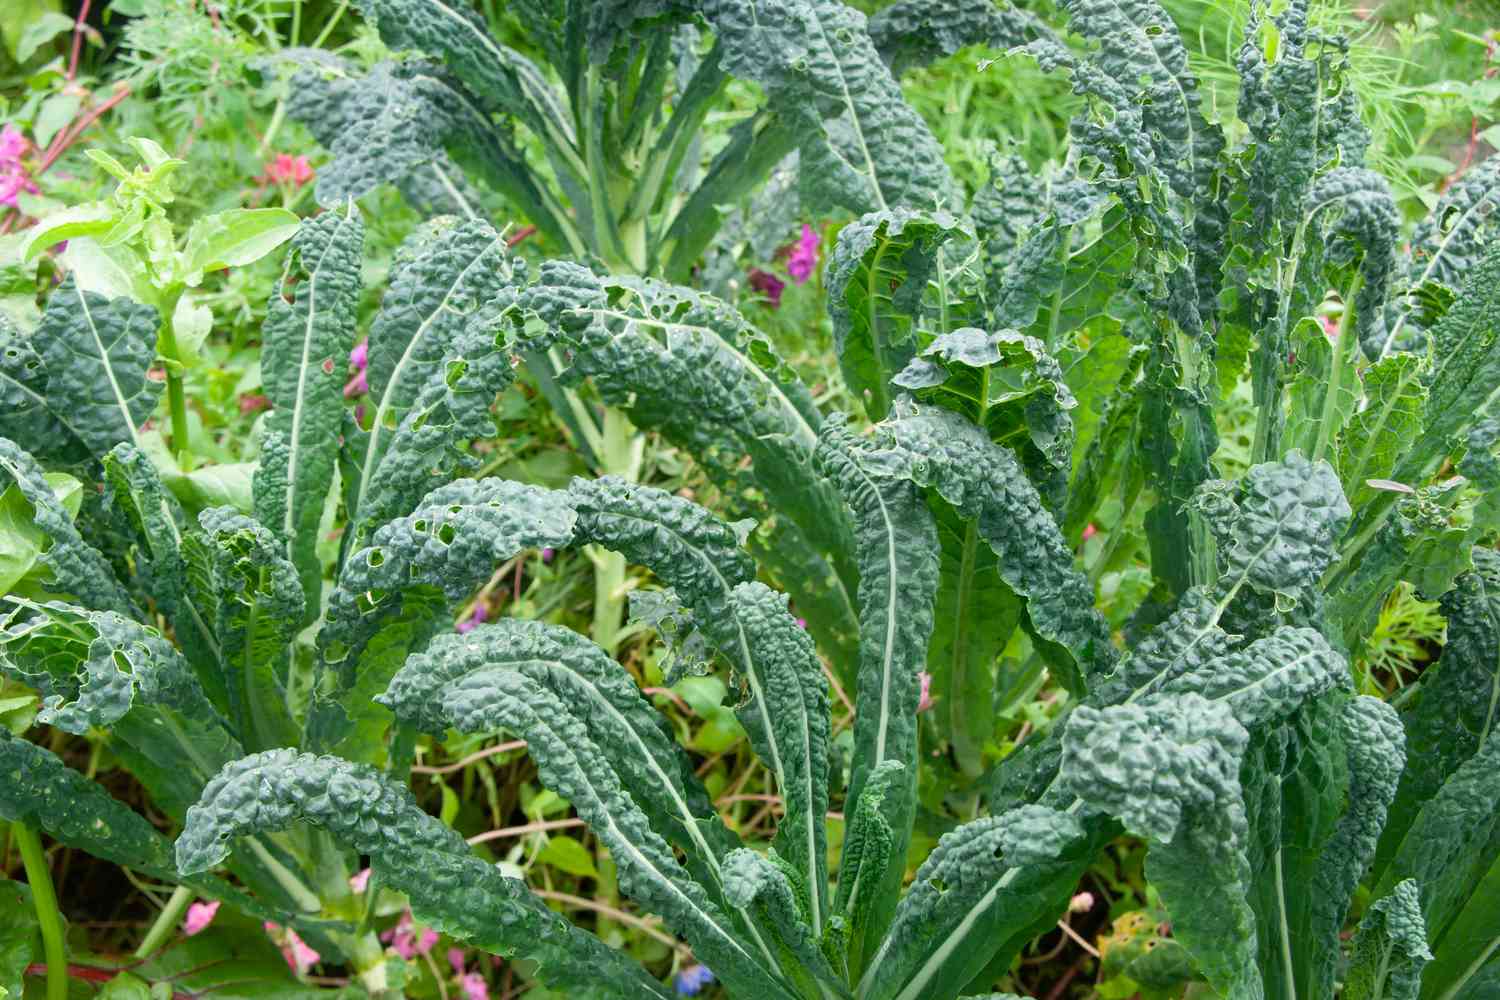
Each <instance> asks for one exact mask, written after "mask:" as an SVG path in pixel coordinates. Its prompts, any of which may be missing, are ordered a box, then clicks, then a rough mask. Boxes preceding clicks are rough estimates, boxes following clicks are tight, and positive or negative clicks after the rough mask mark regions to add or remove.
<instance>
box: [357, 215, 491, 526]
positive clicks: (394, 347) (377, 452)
mask: <svg viewBox="0 0 1500 1000" xmlns="http://www.w3.org/2000/svg"><path fill="white" fill-rule="evenodd" d="M509 276H510V268H509V267H508V265H507V263H506V260H505V241H504V240H503V239H502V238H501V237H500V234H499V233H497V232H495V230H494V229H492V228H491V227H490V226H489V225H488V224H487V223H485V222H480V221H474V222H466V223H462V224H460V225H457V226H453V225H451V224H443V223H439V224H437V225H435V226H429V227H424V228H423V229H421V230H418V232H417V233H415V234H413V236H411V237H409V238H408V239H407V241H406V242H405V243H404V244H402V248H401V249H400V250H399V251H398V254H397V264H396V267H395V268H394V270H393V271H392V276H391V282H390V287H389V288H388V289H387V291H386V293H385V298H384V299H383V300H382V301H381V308H380V313H379V314H378V315H377V316H376V317H375V322H374V323H373V324H372V325H371V327H370V336H369V355H368V368H367V369H366V378H367V381H368V382H369V386H370V400H369V405H370V406H371V408H372V410H373V413H374V416H373V418H372V420H371V423H370V430H369V433H368V435H367V436H366V437H365V439H364V441H363V450H362V454H361V456H360V458H359V459H358V467H359V475H358V479H357V481H356V484H355V485H354V487H353V489H352V490H346V492H345V504H346V507H347V509H348V511H349V516H350V519H351V520H354V519H356V518H360V517H363V516H364V509H363V504H364V498H365V497H366V495H368V493H369V492H370V485H371V482H372V479H373V477H374V476H375V475H376V472H377V470H379V468H380V465H381V460H382V459H383V458H384V457H385V455H386V453H387V451H388V450H389V448H390V447H391V440H392V437H393V435H394V433H395V432H396V431H397V429H398V427H399V425H400V423H401V422H402V420H403V418H404V417H405V415H406V414H407V413H408V412H409V411H410V410H411V409H412V407H413V406H414V405H415V404H417V402H418V400H419V398H420V397H421V396H422V394H423V391H424V387H425V386H427V385H428V384H429V383H431V382H432V380H433V379H434V377H435V376H437V375H439V374H442V375H444V376H447V375H448V372H446V371H444V367H445V365H444V362H445V360H447V355H448V354H449V352H450V351H452V350H453V349H454V348H455V347H456V342H457V340H458V339H459V337H460V335H461V334H462V333H463V332H464V330H465V328H466V326H467V325H468V324H469V323H470V322H471V318H472V317H473V315H474V314H475V313H476V312H477V311H478V310H479V308H480V307H481V305H482V304H483V303H484V302H486V301H488V300H489V299H490V298H491V297H493V296H494V295H495V293H496V292H498V291H499V290H500V288H501V286H502V284H503V283H504V282H505V281H506V280H507V279H508V278H509ZM463 374H465V375H467V374H468V373H467V371H465V372H464V373H463ZM461 377H462V376H461ZM445 384H446V378H445Z"/></svg>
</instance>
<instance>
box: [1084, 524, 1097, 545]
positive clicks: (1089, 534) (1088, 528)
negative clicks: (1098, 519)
mask: <svg viewBox="0 0 1500 1000" xmlns="http://www.w3.org/2000/svg"><path fill="white" fill-rule="evenodd" d="M1097 534H1099V529H1098V528H1096V527H1094V526H1093V525H1092V524H1086V525H1084V526H1083V540H1084V541H1088V540H1089V539H1090V538H1093V537H1094V536H1095V535H1097Z"/></svg>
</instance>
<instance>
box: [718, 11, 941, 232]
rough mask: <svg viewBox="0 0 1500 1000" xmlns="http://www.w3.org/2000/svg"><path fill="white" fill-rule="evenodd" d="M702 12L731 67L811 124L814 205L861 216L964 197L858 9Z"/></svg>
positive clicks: (807, 176)
mask: <svg viewBox="0 0 1500 1000" xmlns="http://www.w3.org/2000/svg"><path fill="white" fill-rule="evenodd" d="M703 14H704V16H705V17H706V18H707V19H708V22H709V25H710V27H712V28H713V31H714V34H715V35H716V36H717V38H718V42H719V45H720V46H721V48H722V58H723V64H724V68H725V69H726V70H728V71H729V72H730V73H732V74H733V75H735V76H738V77H742V78H744V79H748V80H753V81H755V82H756V83H758V84H760V85H761V86H762V87H763V88H765V91H766V95H767V98H768V99H769V102H770V106H771V107H772V109H774V110H775V111H776V112H778V113H780V114H783V115H786V116H787V117H788V118H790V119H792V120H794V121H796V122H797V123H798V127H799V128H800V129H802V130H803V131H802V134H803V136H804V138H803V140H802V164H801V170H802V182H803V185H804V187H803V199H804V205H805V206H806V207H809V208H812V209H813V210H815V211H820V210H823V209H826V208H831V207H834V206H839V207H842V208H846V209H848V210H850V211H853V212H856V213H860V214H863V213H865V212H873V211H876V210H881V209H889V208H918V209H927V210H932V209H936V208H942V207H951V206H953V205H954V204H955V203H956V201H957V199H956V197H955V194H954V184H953V179H952V178H951V177H950V176H949V174H948V168H947V167H946V166H945V165H944V163H943V157H942V150H941V149H940V148H939V146H938V144H937V140H936V139H934V138H933V135H932V132H931V131H930V130H929V129H928V128H927V125H926V123H925V122H923V121H922V119H921V117H920V116H918V115H917V113H916V112H915V111H913V110H912V109H911V107H910V106H909V105H908V104H907V103H906V101H905V100H904V99H903V98H902V96H901V88H900V86H899V85H898V84H897V83H896V80H895V78H894V77H892V76H891V74H890V71H889V70H888V69H886V66H885V64H884V63H883V62H881V60H880V56H879V55H878V54H877V52H876V51H875V46H874V44H873V43H872V42H871V40H870V35H869V32H868V31H867V30H866V28H865V19H864V16H863V15H862V14H860V13H859V12H858V11H856V10H853V9H852V8H850V7H848V6H846V5H844V4H842V3H839V2H837V0H788V2H785V3H778V4H775V5H761V6H756V7H750V6H746V5H745V4H742V3H738V2H734V0H709V2H707V3H704V4H703Z"/></svg>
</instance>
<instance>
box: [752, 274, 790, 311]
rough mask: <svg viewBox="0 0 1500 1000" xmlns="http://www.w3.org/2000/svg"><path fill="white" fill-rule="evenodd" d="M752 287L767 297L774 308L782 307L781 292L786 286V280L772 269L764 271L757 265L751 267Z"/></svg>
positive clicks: (767, 300) (768, 302)
mask: <svg viewBox="0 0 1500 1000" xmlns="http://www.w3.org/2000/svg"><path fill="white" fill-rule="evenodd" d="M750 287H751V288H753V289H755V290H756V291H757V292H760V293H761V294H762V295H764V296H765V297H766V303H767V304H768V305H769V306H770V307H771V308H772V309H779V308H781V293H782V291H783V290H784V289H785V288H786V282H784V281H782V280H781V279H780V278H778V277H776V275H774V274H772V273H771V272H770V271H762V270H761V269H760V268H758V267H755V268H751V269H750Z"/></svg>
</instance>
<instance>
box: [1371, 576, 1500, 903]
mask: <svg viewBox="0 0 1500 1000" xmlns="http://www.w3.org/2000/svg"><path fill="white" fill-rule="evenodd" d="M1473 557H1474V570H1473V572H1471V573H1466V574H1464V575H1463V576H1461V577H1459V579H1458V580H1457V582H1456V584H1455V586H1454V588H1453V590H1451V591H1449V592H1448V593H1447V594H1444V595H1443V598H1442V611H1443V616H1444V617H1445V618H1447V620H1448V634H1447V639H1446V640H1445V642H1444V643H1443V654H1442V657H1441V658H1440V659H1439V661H1438V662H1437V663H1436V664H1435V665H1433V666H1432V667H1429V668H1428V670H1427V671H1426V672H1425V673H1424V674H1423V677H1422V686H1421V688H1420V697H1419V699H1418V701H1417V704H1416V706H1415V707H1414V708H1412V709H1409V710H1408V711H1407V712H1406V714H1405V716H1404V722H1405V725H1406V738H1407V743H1408V748H1409V750H1410V760H1411V763H1410V764H1409V766H1408V767H1407V769H1406V771H1405V772H1404V773H1403V774H1402V775H1401V786H1400V790H1399V791H1398V793H1397V795H1396V802H1395V804H1394V805H1393V806H1392V808H1391V817H1390V822H1389V823H1388V824H1387V826H1386V829H1385V832H1384V834H1383V835H1382V839H1381V849H1380V860H1379V862H1378V866H1377V868H1378V870H1377V874H1379V873H1380V872H1382V871H1383V869H1384V868H1385V866H1386V865H1387V864H1389V863H1390V862H1391V860H1392V859H1393V858H1394V856H1395V853H1396V851H1397V849H1398V848H1399V846H1400V844H1401V842H1402V841H1403V840H1404V839H1405V837H1406V835H1407V833H1408V831H1409V830H1410V829H1411V825H1412V823H1413V822H1415V820H1416V817H1417V815H1418V812H1419V810H1420V809H1422V808H1423V806H1424V805H1425V803H1427V802H1428V801H1430V800H1431V799H1432V797H1433V796H1434V795H1436V794H1437V793H1438V791H1439V790H1440V789H1441V788H1442V786H1443V784H1444V782H1446V781H1447V780H1448V779H1449V778H1450V777H1451V776H1452V775H1453V774H1454V772H1455V771H1457V770H1458V768H1459V767H1460V766H1462V765H1463V764H1464V763H1465V762H1466V761H1468V760H1470V759H1472V758H1473V757H1474V755H1475V754H1476V753H1478V752H1479V751H1480V750H1481V749H1483V748H1484V747H1485V746H1486V745H1487V744H1488V743H1490V742H1492V738H1493V736H1494V733H1495V730H1496V727H1497V723H1500V716H1497V711H1500V709H1497V706H1500V556H1497V555H1496V553H1495V552H1494V551H1493V550H1491V549H1482V548H1476V549H1475V550H1474V556H1473Z"/></svg>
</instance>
